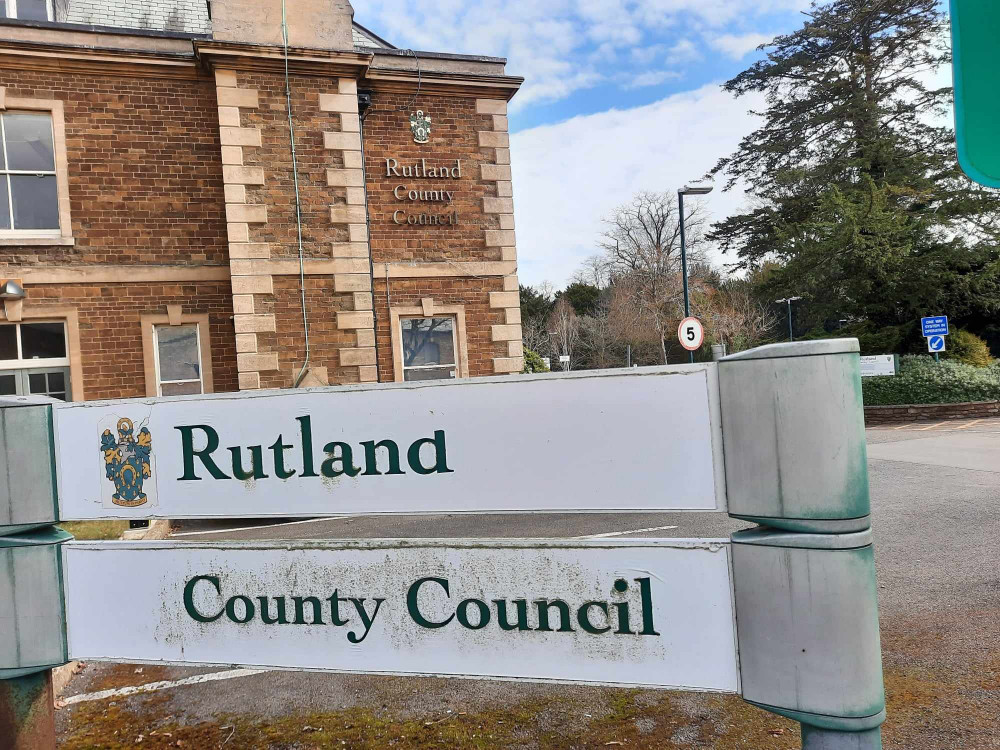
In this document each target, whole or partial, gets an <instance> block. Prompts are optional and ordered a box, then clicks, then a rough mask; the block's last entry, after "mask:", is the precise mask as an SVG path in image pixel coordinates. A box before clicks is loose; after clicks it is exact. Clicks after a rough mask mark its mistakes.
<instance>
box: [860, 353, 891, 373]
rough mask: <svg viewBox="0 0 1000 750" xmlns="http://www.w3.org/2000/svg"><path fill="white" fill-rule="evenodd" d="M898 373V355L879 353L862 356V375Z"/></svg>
mask: <svg viewBox="0 0 1000 750" xmlns="http://www.w3.org/2000/svg"><path fill="white" fill-rule="evenodd" d="M895 374H896V355H894V354H879V355H875V356H871V357H862V358H861V377H863V378H877V377H886V376H892V375H895Z"/></svg>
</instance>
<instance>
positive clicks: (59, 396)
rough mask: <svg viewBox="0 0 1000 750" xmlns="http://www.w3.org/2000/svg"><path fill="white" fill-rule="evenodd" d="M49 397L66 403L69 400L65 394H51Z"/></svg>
mask: <svg viewBox="0 0 1000 750" xmlns="http://www.w3.org/2000/svg"><path fill="white" fill-rule="evenodd" d="M49 395H50V396H51V397H52V398H55V399H59V400H60V401H66V400H67V399H66V394H65V393H50V394H49Z"/></svg>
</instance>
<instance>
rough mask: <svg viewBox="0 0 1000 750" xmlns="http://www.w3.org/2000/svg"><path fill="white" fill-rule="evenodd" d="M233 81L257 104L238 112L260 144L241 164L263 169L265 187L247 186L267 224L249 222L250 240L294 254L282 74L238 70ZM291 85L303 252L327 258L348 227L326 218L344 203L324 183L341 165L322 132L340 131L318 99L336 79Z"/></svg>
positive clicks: (304, 79) (276, 254)
mask: <svg viewBox="0 0 1000 750" xmlns="http://www.w3.org/2000/svg"><path fill="white" fill-rule="evenodd" d="M237 81H238V83H239V87H240V88H244V89H257V91H258V95H259V103H260V106H259V107H258V108H257V109H243V110H241V123H242V126H243V127H245V128H260V130H261V147H260V148H256V147H255V148H245V149H243V163H244V164H245V165H246V166H258V167H263V169H264V186H263V187H256V186H248V187H247V202H248V203H258V204H265V205H267V224H251V225H250V241H251V242H267V243H270V244H271V257H272V258H290V257H298V253H299V248H298V229H297V223H296V217H295V180H294V174H293V171H292V153H291V141H290V140H289V132H288V108H287V105H286V98H285V79H284V76H278V75H274V74H269V73H239V74H237ZM291 89H292V112H293V115H294V123H295V152H296V162H297V164H298V173H299V195H300V197H301V205H302V224H303V232H302V239H303V243H304V247H305V253H306V256H307V257H309V258H329V257H330V256H331V247H330V245H331V243H333V242H346V241H347V230H346V227H335V226H334V225H333V224H331V222H330V206H331V205H333V204H335V203H337V202H341V203H343V202H344V201H345V197H344V196H345V193H344V191H343V190H340V191H339V196H338V194H337V191H336V190H335V189H334V188H331V187H328V186H327V184H326V170H327V169H336V168H340V167H342V166H343V159H342V157H341V154H340V152H339V151H327V150H326V149H325V148H324V144H323V133H324V132H327V131H339V130H340V117H339V116H337V115H335V114H331V113H329V112H322V111H320V109H319V97H320V94H331V93H334V94H335V93H337V81H336V80H335V79H329V78H317V77H311V76H292V78H291ZM338 197H339V199H340V200H339V201H338V200H337V198H338ZM297 288H298V287H296V289H297Z"/></svg>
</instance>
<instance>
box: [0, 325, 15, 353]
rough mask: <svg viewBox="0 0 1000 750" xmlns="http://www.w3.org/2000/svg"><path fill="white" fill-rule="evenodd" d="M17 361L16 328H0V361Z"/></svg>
mask: <svg viewBox="0 0 1000 750" xmlns="http://www.w3.org/2000/svg"><path fill="white" fill-rule="evenodd" d="M2 359H17V326H0V360H2Z"/></svg>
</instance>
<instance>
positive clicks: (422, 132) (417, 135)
mask: <svg viewBox="0 0 1000 750" xmlns="http://www.w3.org/2000/svg"><path fill="white" fill-rule="evenodd" d="M410 128H411V129H412V130H413V140H414V141H415V142H416V143H421V144H422V143H430V140H431V118H429V117H427V115H425V114H424V111H423V110H422V109H418V110H417V113H416V114H415V115H410Z"/></svg>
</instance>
